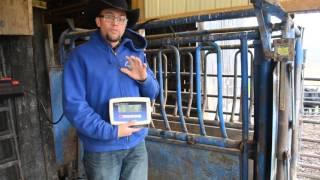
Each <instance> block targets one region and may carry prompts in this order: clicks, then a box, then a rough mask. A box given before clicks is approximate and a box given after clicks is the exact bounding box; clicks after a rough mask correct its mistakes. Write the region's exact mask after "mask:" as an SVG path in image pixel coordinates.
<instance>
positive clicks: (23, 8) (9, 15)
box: [0, 0, 33, 35]
mask: <svg viewBox="0 0 320 180" xmlns="http://www.w3.org/2000/svg"><path fill="white" fill-rule="evenodd" d="M0 35H33V22H32V0H1V3H0Z"/></svg>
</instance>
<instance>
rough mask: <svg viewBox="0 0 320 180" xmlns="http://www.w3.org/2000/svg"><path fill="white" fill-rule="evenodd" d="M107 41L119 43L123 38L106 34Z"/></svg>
mask: <svg viewBox="0 0 320 180" xmlns="http://www.w3.org/2000/svg"><path fill="white" fill-rule="evenodd" d="M105 38H106V40H107V41H109V42H113V43H114V42H119V41H120V40H121V36H120V35H111V34H108V33H107V34H106V36H105Z"/></svg>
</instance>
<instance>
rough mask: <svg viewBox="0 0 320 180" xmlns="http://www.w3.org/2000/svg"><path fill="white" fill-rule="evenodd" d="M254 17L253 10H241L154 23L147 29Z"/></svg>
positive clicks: (147, 26) (147, 25)
mask: <svg viewBox="0 0 320 180" xmlns="http://www.w3.org/2000/svg"><path fill="white" fill-rule="evenodd" d="M253 16H255V13H254V10H253V9H249V10H239V11H232V12H217V13H212V14H206V15H199V16H190V17H183V18H177V19H169V20H160V21H153V22H150V23H148V24H146V26H145V28H146V29H152V28H161V27H168V26H176V25H181V24H190V23H196V22H204V21H215V20H226V19H237V18H244V17H253Z"/></svg>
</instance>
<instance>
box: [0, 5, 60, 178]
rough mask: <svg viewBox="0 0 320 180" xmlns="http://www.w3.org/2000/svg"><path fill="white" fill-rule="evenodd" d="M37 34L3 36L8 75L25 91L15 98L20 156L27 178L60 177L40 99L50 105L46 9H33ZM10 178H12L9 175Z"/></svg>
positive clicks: (48, 126)
mask: <svg viewBox="0 0 320 180" xmlns="http://www.w3.org/2000/svg"><path fill="white" fill-rule="evenodd" d="M33 13H34V19H33V20H34V21H33V22H34V24H33V27H34V31H35V35H34V36H0V44H1V45H2V47H3V49H4V56H5V60H6V65H7V69H8V75H10V76H12V77H14V78H15V79H17V80H20V81H21V83H22V84H23V85H24V88H25V90H26V93H25V95H24V96H23V97H17V98H15V103H14V105H15V114H14V115H15V119H16V130H17V136H18V143H19V149H20V157H21V163H22V169H23V173H24V178H25V179H26V180H29V179H32V180H44V179H50V180H51V179H57V176H56V167H55V160H54V147H53V140H52V132H51V128H50V125H49V123H48V121H47V120H46V115H45V113H44V111H43V109H41V106H40V104H39V101H38V100H39V99H41V100H42V102H43V103H44V105H46V106H47V105H49V104H50V103H49V85H48V84H49V83H48V82H49V81H48V73H47V69H46V63H45V62H46V61H45V50H44V47H45V46H44V38H45V32H46V31H45V25H44V21H43V15H44V11H43V10H39V9H34V11H33ZM9 179H10V178H9Z"/></svg>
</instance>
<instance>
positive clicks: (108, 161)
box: [83, 141, 148, 180]
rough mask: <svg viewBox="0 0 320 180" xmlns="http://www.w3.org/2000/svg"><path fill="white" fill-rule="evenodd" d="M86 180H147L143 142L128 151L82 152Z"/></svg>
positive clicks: (146, 163) (146, 157)
mask: <svg viewBox="0 0 320 180" xmlns="http://www.w3.org/2000/svg"><path fill="white" fill-rule="evenodd" d="M83 162H84V168H85V170H86V174H87V177H88V180H119V179H120V180H147V179H148V154H147V150H146V145H145V142H144V141H143V142H142V143H140V144H138V145H137V146H136V147H134V148H131V149H128V150H119V151H111V152H93V153H92V152H86V151H85V152H84V158H83Z"/></svg>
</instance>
